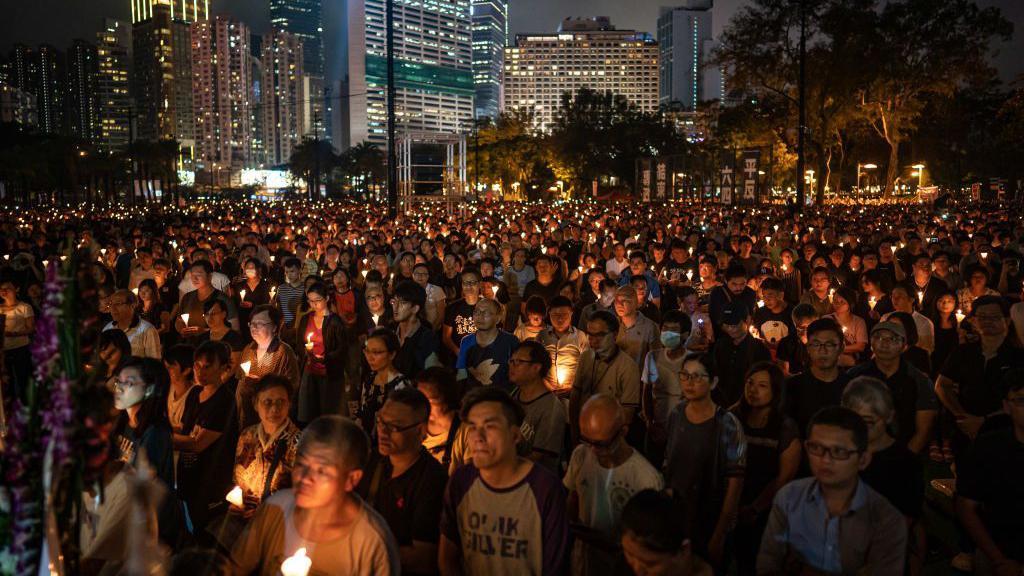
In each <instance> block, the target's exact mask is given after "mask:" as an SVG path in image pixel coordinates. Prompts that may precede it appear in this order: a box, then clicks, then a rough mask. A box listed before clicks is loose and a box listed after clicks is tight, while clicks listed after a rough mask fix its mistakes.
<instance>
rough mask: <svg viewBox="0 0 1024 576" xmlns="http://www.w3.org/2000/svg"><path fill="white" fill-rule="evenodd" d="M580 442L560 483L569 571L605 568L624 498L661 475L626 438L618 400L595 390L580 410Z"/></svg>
mask: <svg viewBox="0 0 1024 576" xmlns="http://www.w3.org/2000/svg"><path fill="white" fill-rule="evenodd" d="M579 426H580V445H579V446H577V447H576V449H575V450H574V451H573V453H572V458H571V459H570V460H569V470H568V471H567V472H566V473H565V478H564V479H563V480H562V483H563V484H564V485H565V488H566V489H567V490H568V491H569V502H568V506H567V507H568V511H569V522H570V525H569V526H570V529H571V530H572V532H573V534H574V535H575V536H576V544H575V546H576V549H575V551H574V553H573V558H574V559H578V560H579V563H578V564H576V565H575V566H574V570H573V574H577V575H581V576H587V575H589V574H595V575H596V574H605V573H607V571H608V567H609V566H613V565H614V564H615V561H616V549H617V548H618V526H619V518H620V516H621V514H622V509H623V507H624V506H625V505H626V502H627V501H629V499H630V498H631V497H632V496H633V495H634V494H636V493H637V492H640V491H641V490H645V489H652V490H661V489H662V487H663V486H664V480H663V479H662V477H661V473H659V472H658V470H657V469H655V468H654V466H652V465H651V463H650V462H648V461H647V459H646V458H644V457H643V456H642V455H641V454H640V453H639V452H637V451H636V450H634V449H633V448H632V447H631V446H630V445H629V444H628V443H627V442H626V422H625V414H624V413H623V410H622V406H620V405H619V403H618V401H617V400H615V398H612V397H611V396H608V395H607V394H596V395H594V396H592V397H591V398H590V399H589V400H587V402H586V403H585V404H584V405H583V409H582V410H581V412H580V423H579Z"/></svg>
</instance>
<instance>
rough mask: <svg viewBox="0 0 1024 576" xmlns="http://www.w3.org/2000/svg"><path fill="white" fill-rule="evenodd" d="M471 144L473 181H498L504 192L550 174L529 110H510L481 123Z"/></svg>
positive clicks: (471, 176) (541, 135)
mask: <svg viewBox="0 0 1024 576" xmlns="http://www.w3.org/2000/svg"><path fill="white" fill-rule="evenodd" d="M471 144H472V146H471V148H470V150H469V158H468V159H467V165H468V166H467V167H468V168H469V171H470V179H471V180H472V181H474V182H476V181H483V182H485V183H486V182H491V183H494V182H497V183H500V184H501V189H502V190H504V191H506V192H507V191H508V190H511V189H512V188H513V184H515V183H516V182H518V183H519V184H520V186H524V187H525V186H528V185H530V184H531V183H534V182H537V181H538V180H539V179H541V178H543V177H545V176H548V175H549V173H550V170H548V169H547V164H546V161H545V147H546V146H547V142H546V139H545V137H544V135H543V134H540V133H539V132H538V131H537V130H536V128H535V126H534V121H533V115H532V114H531V113H530V112H529V111H526V110H511V111H508V112H503V113H501V114H500V115H499V116H498V117H497V118H495V119H487V120H485V121H483V122H481V123H480V125H479V126H478V127H477V132H476V134H475V135H474V137H473V140H472V142H471Z"/></svg>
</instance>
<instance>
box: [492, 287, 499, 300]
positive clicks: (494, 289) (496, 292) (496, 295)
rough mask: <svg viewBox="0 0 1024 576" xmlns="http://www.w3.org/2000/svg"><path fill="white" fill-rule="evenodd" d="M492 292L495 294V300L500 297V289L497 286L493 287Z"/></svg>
mask: <svg viewBox="0 0 1024 576" xmlns="http://www.w3.org/2000/svg"><path fill="white" fill-rule="evenodd" d="M491 292H492V293H493V294H494V297H495V298H497V297H498V287H497V286H491Z"/></svg>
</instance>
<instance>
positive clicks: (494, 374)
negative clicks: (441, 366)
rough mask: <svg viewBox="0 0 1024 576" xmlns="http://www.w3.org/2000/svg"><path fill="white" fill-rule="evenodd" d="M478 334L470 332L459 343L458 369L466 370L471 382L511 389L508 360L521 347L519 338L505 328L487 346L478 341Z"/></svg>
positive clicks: (456, 365) (477, 384) (506, 389)
mask: <svg viewBox="0 0 1024 576" xmlns="http://www.w3.org/2000/svg"><path fill="white" fill-rule="evenodd" d="M476 337H477V334H476V333H473V334H468V335H467V336H466V337H465V338H463V339H462V343H461V344H459V358H458V360H456V361H455V369H456V370H466V371H467V372H468V373H469V378H468V380H469V382H470V383H471V384H473V385H476V386H498V387H499V388H501V389H502V390H505V391H509V392H510V391H511V390H512V386H511V385H510V384H509V382H508V361H509V358H511V357H512V352H514V351H515V349H516V348H518V347H519V339H518V338H516V337H515V336H513V335H512V334H509V333H508V332H506V331H504V330H498V336H497V337H496V338H495V339H494V342H491V343H490V344H488V345H487V346H480V345H479V344H477V343H476Z"/></svg>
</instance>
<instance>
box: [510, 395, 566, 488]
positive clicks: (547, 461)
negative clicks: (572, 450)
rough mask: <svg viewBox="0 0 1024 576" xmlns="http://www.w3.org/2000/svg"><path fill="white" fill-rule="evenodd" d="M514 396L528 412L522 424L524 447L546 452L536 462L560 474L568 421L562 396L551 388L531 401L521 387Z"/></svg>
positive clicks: (527, 449)
mask: <svg viewBox="0 0 1024 576" xmlns="http://www.w3.org/2000/svg"><path fill="white" fill-rule="evenodd" d="M512 397H513V398H514V399H515V401H516V402H519V405H520V406H522V407H523V410H524V411H525V412H526V417H525V418H523V424H522V426H521V427H520V428H521V430H522V432H523V441H524V446H523V450H524V451H525V453H526V454H529V453H530V451H531V450H536V451H537V452H540V453H541V454H542V455H543V456H542V457H541V459H540V460H538V461H537V463H538V464H540V465H542V466H544V467H545V468H547V469H548V470H550V471H552V472H554V473H555V474H558V475H559V476H561V473H562V470H561V460H562V447H563V445H564V442H565V428H566V425H567V424H568V422H569V421H568V417H567V416H566V413H565V407H564V405H563V404H562V402H561V400H559V399H558V397H557V396H555V395H554V394H552V393H551V392H545V393H544V394H542V395H540V396H538V397H537V398H534V399H533V400H531V401H529V402H523V401H522V399H520V391H519V389H518V388H516V389H515V390H514V391H513V392H512Z"/></svg>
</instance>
